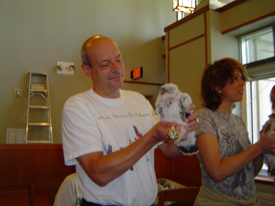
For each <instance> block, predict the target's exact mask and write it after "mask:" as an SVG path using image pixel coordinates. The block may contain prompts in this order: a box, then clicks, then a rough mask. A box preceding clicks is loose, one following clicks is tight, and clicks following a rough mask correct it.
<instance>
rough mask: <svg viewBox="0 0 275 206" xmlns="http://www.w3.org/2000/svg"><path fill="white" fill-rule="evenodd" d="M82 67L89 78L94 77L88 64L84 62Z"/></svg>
mask: <svg viewBox="0 0 275 206" xmlns="http://www.w3.org/2000/svg"><path fill="white" fill-rule="evenodd" d="M81 68H82V70H83V72H84V73H85V74H86V76H87V77H89V79H92V74H91V68H90V67H89V66H87V65H86V64H82V65H81Z"/></svg>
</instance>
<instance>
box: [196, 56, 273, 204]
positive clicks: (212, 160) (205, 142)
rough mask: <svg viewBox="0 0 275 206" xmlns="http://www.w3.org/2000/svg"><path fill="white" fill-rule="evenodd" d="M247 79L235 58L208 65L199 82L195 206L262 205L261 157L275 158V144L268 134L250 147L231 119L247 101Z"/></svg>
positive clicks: (238, 121)
mask: <svg viewBox="0 0 275 206" xmlns="http://www.w3.org/2000/svg"><path fill="white" fill-rule="evenodd" d="M246 80H247V73H246V70H245V67H244V66H243V65H242V64H241V63H240V62H238V61H236V60H235V59H232V58H224V59H221V60H218V61H216V62H215V63H214V64H212V65H208V66H207V67H206V68H205V70H204V73H203V76H202V79H201V99H202V103H203V106H204V108H203V109H202V110H200V111H199V115H198V117H199V124H198V127H197V129H196V137H197V146H198V149H199V154H198V158H199V160H200V166H201V171H202V185H201V189H200V192H199V194H198V196H197V198H196V201H195V203H194V205H211V206H214V205H219V206H222V205H230V206H231V205H232V206H233V205H258V203H257V199H256V197H255V190H256V188H255V182H254V177H255V176H256V175H257V174H258V172H259V171H260V170H261V168H262V164H263V160H262V157H261V154H262V153H271V154H275V140H272V139H270V138H268V137H267V135H268V134H266V135H265V136H264V137H263V138H261V139H260V140H259V141H258V142H257V143H255V144H254V145H251V142H250V140H249V138H248V132H247V129H246V126H245V124H244V122H243V120H242V119H241V117H239V116H236V115H234V114H232V107H233V105H234V103H235V102H239V101H241V100H242V98H243V92H244V86H245V81H246Z"/></svg>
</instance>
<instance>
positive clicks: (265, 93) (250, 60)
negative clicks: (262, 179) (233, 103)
mask: <svg viewBox="0 0 275 206" xmlns="http://www.w3.org/2000/svg"><path fill="white" fill-rule="evenodd" d="M239 40H240V48H241V55H242V63H243V64H245V65H246V66H247V72H248V76H249V78H250V79H249V81H247V83H246V98H244V99H243V101H244V102H243V108H242V112H243V114H245V115H243V118H244V119H245V120H246V124H247V130H248V132H249V137H250V139H251V142H252V143H255V142H257V141H258V140H259V133H260V130H261V129H262V126H263V125H264V123H265V122H266V121H267V119H268V115H269V114H271V102H270V91H271V88H272V87H273V86H274V84H275V57H274V27H268V28H265V29H262V30H260V31H257V32H253V33H250V34H246V35H244V36H241V37H240V38H239ZM266 170H267V166H266V165H264V166H263V168H262V171H261V172H260V174H262V175H267V172H266Z"/></svg>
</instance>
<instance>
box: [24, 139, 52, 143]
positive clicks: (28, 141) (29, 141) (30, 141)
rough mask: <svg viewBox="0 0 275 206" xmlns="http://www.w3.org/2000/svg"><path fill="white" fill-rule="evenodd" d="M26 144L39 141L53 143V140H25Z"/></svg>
mask: <svg viewBox="0 0 275 206" xmlns="http://www.w3.org/2000/svg"><path fill="white" fill-rule="evenodd" d="M26 143H27V144H28V143H31V144H32V143H33V144H37V143H38V144H39V143H43V144H44V143H48V144H52V143H53V141H51V140H27V142H26Z"/></svg>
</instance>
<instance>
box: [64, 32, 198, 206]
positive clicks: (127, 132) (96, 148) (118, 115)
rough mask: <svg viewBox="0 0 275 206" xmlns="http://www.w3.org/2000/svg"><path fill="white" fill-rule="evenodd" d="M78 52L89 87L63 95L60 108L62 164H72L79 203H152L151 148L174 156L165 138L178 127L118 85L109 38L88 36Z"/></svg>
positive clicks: (120, 67)
mask: <svg viewBox="0 0 275 206" xmlns="http://www.w3.org/2000/svg"><path fill="white" fill-rule="evenodd" d="M81 57H82V63H83V65H82V69H83V71H84V73H85V74H86V75H87V76H88V77H89V78H90V79H91V80H92V81H93V88H91V89H90V90H88V91H86V92H83V93H81V94H77V95H75V96H73V97H71V98H69V99H68V100H67V102H66V103H65V105H64V108H63V112H62V142H63V150H64V158H65V164H66V165H75V167H76V173H77V176H78V186H79V188H78V190H79V193H80V194H81V195H82V197H83V199H82V203H81V205H82V206H86V205H123V206H127V205H141V206H147V205H148V206H149V205H152V203H153V202H154V200H155V198H156V195H157V184H156V176H155V171H154V149H155V148H156V147H157V146H158V147H159V148H160V149H161V150H162V151H163V152H164V153H165V154H166V155H168V156H171V157H177V156H180V154H181V153H180V152H179V151H178V147H177V146H176V145H175V144H174V143H173V142H171V141H169V137H168V131H169V129H170V128H171V126H172V125H173V126H174V127H176V130H177V131H179V127H180V125H177V123H175V122H160V121H159V120H158V119H157V117H156V115H155V113H154V111H153V108H152V106H151V105H150V103H149V102H148V101H147V100H146V99H145V98H144V96H142V95H141V94H139V93H137V92H133V91H125V90H122V89H121V87H122V85H123V81H124V63H123V61H122V56H121V54H120V51H119V48H118V46H117V44H116V43H115V42H114V41H113V40H112V39H110V38H108V37H105V36H93V37H91V38H89V39H88V40H86V41H85V42H84V43H83V45H82V48H81ZM190 109H192V108H190ZM196 116H197V113H196V112H194V113H193V114H192V115H190V116H189V118H188V120H189V125H188V129H189V131H192V130H194V129H195V127H196V125H197V122H196ZM162 142H164V143H162Z"/></svg>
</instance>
